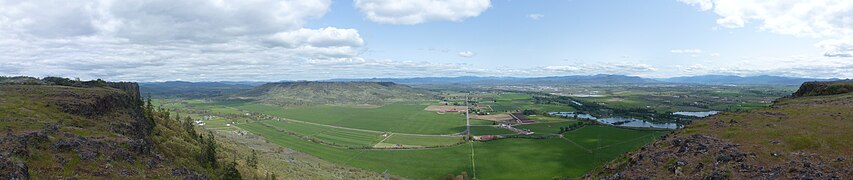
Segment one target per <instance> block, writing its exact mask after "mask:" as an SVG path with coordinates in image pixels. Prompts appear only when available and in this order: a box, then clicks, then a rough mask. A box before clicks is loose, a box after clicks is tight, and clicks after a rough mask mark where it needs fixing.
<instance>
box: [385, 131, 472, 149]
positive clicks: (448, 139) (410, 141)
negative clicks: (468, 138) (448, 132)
mask: <svg viewBox="0 0 853 180" xmlns="http://www.w3.org/2000/svg"><path fill="white" fill-rule="evenodd" d="M382 142H383V143H385V144H390V145H395V144H400V145H402V146H408V147H432V146H450V145H455V144H458V143H460V142H462V136H418V135H406V134H392V135H391V136H390V137H388V139H385V141H382Z"/></svg>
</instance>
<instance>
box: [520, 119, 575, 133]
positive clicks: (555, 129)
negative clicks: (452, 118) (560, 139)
mask: <svg viewBox="0 0 853 180" xmlns="http://www.w3.org/2000/svg"><path fill="white" fill-rule="evenodd" d="M575 124H578V121H575V120H568V121H562V122H551V123H539V124H523V125H517V126H515V128H518V129H529V130H530V131H533V132H536V133H537V134H557V133H560V127H569V126H571V125H575Z"/></svg>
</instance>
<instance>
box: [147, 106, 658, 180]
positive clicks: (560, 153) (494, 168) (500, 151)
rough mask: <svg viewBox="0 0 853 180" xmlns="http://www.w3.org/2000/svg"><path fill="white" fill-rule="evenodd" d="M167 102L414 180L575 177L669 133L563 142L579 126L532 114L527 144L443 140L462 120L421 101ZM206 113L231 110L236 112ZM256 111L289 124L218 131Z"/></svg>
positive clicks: (578, 133) (581, 133)
mask: <svg viewBox="0 0 853 180" xmlns="http://www.w3.org/2000/svg"><path fill="white" fill-rule="evenodd" d="M515 98H522V97H521V96H517V97H515ZM168 104H169V105H168V106H171V107H175V108H178V109H181V108H183V109H187V108H190V107H191V108H192V109H195V110H196V111H197V110H203V111H199V113H198V114H196V113H181V115H182V116H190V117H193V118H194V119H196V118H200V117H202V116H203V115H204V114H205V113H215V114H223V113H224V114H226V116H217V117H215V118H213V119H212V120H208V121H206V122H207V123H208V124H209V125H212V126H205V128H208V129H216V130H227V131H239V130H245V131H248V132H250V133H252V134H256V135H260V136H262V137H264V138H265V139H267V141H269V142H270V143H273V144H276V145H279V146H282V147H286V148H289V149H293V150H296V151H300V152H303V153H306V154H309V155H312V156H315V157H318V158H320V159H323V160H325V161H329V162H332V163H335V164H340V165H345V166H352V167H355V168H360V169H366V170H370V171H374V172H384V171H385V170H388V172H389V173H390V174H393V175H398V176H402V177H406V178H412V179H440V178H441V177H443V176H445V175H447V174H454V175H459V174H461V173H463V172H465V173H466V174H468V175H469V177H473V176H474V175H475V174H474V173H475V171H476V176H477V178H478V179H520V178H525V179H530V178H533V179H550V178H552V177H578V176H581V175H583V174H584V173H585V172H588V171H590V170H592V169H594V168H595V167H597V166H599V165H601V164H603V163H604V162H607V161H610V160H613V159H615V158H617V157H619V156H621V155H622V154H623V153H625V152H627V151H630V150H633V149H636V148H638V147H640V146H642V145H644V144H646V143H648V142H649V141H651V140H653V139H655V138H657V137H659V136H660V135H662V134H665V133H666V131H639V130H631V129H622V128H616V127H609V126H589V127H584V128H580V129H577V130H575V131H572V132H568V133H564V135H565V137H566V138H559V137H558V136H556V135H553V134H556V133H559V127H561V126H570V125H572V124H574V123H577V121H575V120H570V119H565V118H557V117H545V116H541V117H537V116H533V118H540V119H539V120H540V122H543V123H540V124H528V125H519V126H517V128H521V129H530V130H532V131H534V132H536V133H537V134H536V135H534V136H529V137H530V138H531V139H527V138H524V137H528V136H523V135H522V136H521V137H522V138H508V139H498V140H492V141H486V142H465V141H463V136H460V135H455V136H443V135H446V134H452V133H458V132H462V131H464V129H465V126H464V124H465V121H464V115H462V114H460V113H448V114H439V113H436V112H429V111H425V110H424V108H425V107H426V106H427V105H429V103H426V102H410V103H395V104H389V105H385V106H381V107H376V106H364V107H359V106H332V105H326V106H309V107H299V108H282V107H276V106H271V105H264V104H257V103H233V102H228V103H224V104H218V103H217V102H208V101H199V102H191V103H180V101H174V102H170V103H168ZM164 106H166V105H164ZM206 108H215V109H231V110H236V112H239V114H237V115H234V113H225V112H220V111H221V110H217V111H214V110H209V109H206ZM248 112H252V113H250V114H252V116H248V114H246V113H248ZM317 112H320V113H317ZM255 113H262V114H267V115H272V116H275V117H282V118H286V119H278V120H259V119H253V120H246V121H236V124H233V125H232V126H225V127H223V126H222V124H224V123H229V122H234V121H231V120H229V119H232V118H234V117H238V118H250V117H254V118H257V117H263V116H257V115H256V114H255ZM244 115H245V116H244ZM394 117H398V118H394ZM399 117H402V118H399ZM436 120H437V121H436ZM357 122H361V123H357ZM406 122H415V123H414V124H418V123H420V124H421V126H420V127H418V126H412V124H409V123H406ZM472 124H473V125H478V124H480V125H491V124H492V121H486V120H473V119H472ZM442 129H444V130H442ZM448 129H450V130H448ZM471 133H472V134H473V135H495V134H516V133H515V132H512V131H509V130H507V129H502V128H496V127H492V126H472V127H471ZM533 138H544V139H533ZM385 148H388V149H385ZM398 148H415V149H398ZM472 153H473V158H472ZM475 169H476V170H475Z"/></svg>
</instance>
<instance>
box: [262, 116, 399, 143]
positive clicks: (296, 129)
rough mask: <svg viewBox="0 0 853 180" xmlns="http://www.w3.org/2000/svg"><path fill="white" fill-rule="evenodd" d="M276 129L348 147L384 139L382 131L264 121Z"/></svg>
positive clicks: (263, 122)
mask: <svg viewBox="0 0 853 180" xmlns="http://www.w3.org/2000/svg"><path fill="white" fill-rule="evenodd" d="M260 123H262V124H264V125H266V126H269V127H272V128H274V129H276V130H284V131H287V132H293V133H296V134H299V135H301V136H303V137H306V138H311V139H316V140H319V141H323V142H326V143H332V144H334V145H340V146H346V147H369V146H373V145H374V144H376V143H378V142H379V141H380V140H382V138H383V137H382V136H381V133H377V132H365V131H355V130H348V129H339V128H330V127H324V126H318V125H312V124H306V123H300V122H288V121H262V122H260Z"/></svg>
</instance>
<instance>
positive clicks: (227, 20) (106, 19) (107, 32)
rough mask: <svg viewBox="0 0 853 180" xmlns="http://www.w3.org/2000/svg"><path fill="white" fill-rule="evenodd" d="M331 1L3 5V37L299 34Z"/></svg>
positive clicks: (39, 0)
mask: <svg viewBox="0 0 853 180" xmlns="http://www.w3.org/2000/svg"><path fill="white" fill-rule="evenodd" d="M330 4H331V2H330V1H329V0H293V1H276V0H256V1H218V0H187V1H171V0H148V1H143V0H129V1H116V0H81V1H73V2H72V1H56V0H33V1H2V2H0V25H2V30H0V31H5V32H6V33H18V34H29V35H34V36H38V37H45V38H61V37H69V36H70V37H76V36H109V37H115V38H124V39H129V40H131V41H134V42H154V43H156V42H159V41H173V40H179V41H220V42H221V41H227V40H230V39H233V38H240V37H245V36H253V35H263V34H271V33H276V32H281V31H290V30H297V29H299V28H301V27H302V24H304V23H305V21H306V20H307V19H310V18H317V17H320V16H322V15H323V14H325V13H326V11H327V10H328V9H329V5H330Z"/></svg>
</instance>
